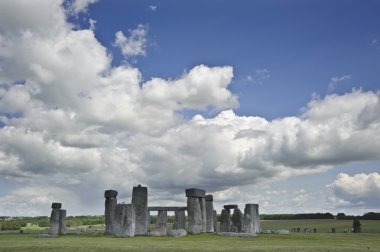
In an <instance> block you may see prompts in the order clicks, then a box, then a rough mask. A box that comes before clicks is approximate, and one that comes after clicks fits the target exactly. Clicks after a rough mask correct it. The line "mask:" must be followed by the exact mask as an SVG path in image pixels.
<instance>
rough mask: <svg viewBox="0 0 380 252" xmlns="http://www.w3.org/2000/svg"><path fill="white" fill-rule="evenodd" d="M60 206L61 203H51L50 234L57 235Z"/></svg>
mask: <svg viewBox="0 0 380 252" xmlns="http://www.w3.org/2000/svg"><path fill="white" fill-rule="evenodd" d="M61 207H62V203H56V202H54V203H52V204H51V208H52V210H51V215H50V230H49V234H50V235H58V234H59V216H60V211H59V210H60V209H61Z"/></svg>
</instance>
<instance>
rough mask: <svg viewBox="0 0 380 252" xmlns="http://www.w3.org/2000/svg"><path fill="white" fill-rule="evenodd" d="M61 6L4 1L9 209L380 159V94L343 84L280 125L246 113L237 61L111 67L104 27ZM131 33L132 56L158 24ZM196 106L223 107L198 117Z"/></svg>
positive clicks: (1, 37) (177, 194) (179, 197)
mask: <svg viewBox="0 0 380 252" xmlns="http://www.w3.org/2000/svg"><path fill="white" fill-rule="evenodd" d="M91 2H94V1H78V5H77V6H79V7H77V8H78V10H77V11H82V10H85V8H86V7H87V6H88V4H89V3H91ZM62 4H63V3H62V1H58V0H56V1H50V0H49V1H42V0H40V1H39V4H38V5H37V4H35V2H34V1H33V3H31V2H27V1H22V0H15V1H10V2H5V1H2V2H0V58H1V60H0V83H1V84H0V122H1V123H0V125H3V126H2V127H1V128H0V139H1V141H0V176H1V177H2V178H3V179H5V180H7V181H11V182H13V183H16V184H17V185H18V186H19V189H17V190H14V191H12V192H11V193H10V194H9V195H6V196H3V197H1V198H0V202H2V204H0V205H1V206H2V208H0V212H1V213H2V214H11V215H15V214H19V215H24V214H26V213H30V212H29V210H25V208H24V207H23V206H24V205H25V204H26V203H28V202H29V203H30V204H29V205H30V206H31V208H33V213H45V214H46V213H47V212H48V211H49V202H51V201H56V200H60V201H62V202H63V203H64V205H65V206H66V207H67V209H70V210H71V212H72V213H73V212H74V213H101V211H102V206H103V203H102V202H103V198H102V197H103V196H102V195H103V191H104V190H105V189H109V188H114V189H117V190H119V191H120V198H121V199H123V198H124V199H126V200H128V197H129V196H130V191H131V188H132V186H134V185H137V184H145V185H148V186H149V188H150V190H151V191H154V192H155V195H154V196H153V195H152V197H150V200H151V202H157V201H160V202H161V204H162V203H167V204H181V202H184V195H183V194H184V189H185V188H187V187H201V188H205V189H207V190H208V192H213V193H215V195H216V198H217V199H219V200H220V201H223V200H227V199H229V198H231V197H232V198H233V196H231V195H233V194H234V193H235V194H236V193H238V189H237V187H241V186H252V185H258V184H260V183H267V182H271V181H275V180H279V179H284V178H288V177H290V176H296V175H302V174H312V173H317V172H322V171H326V170H327V169H330V168H332V167H333V166H334V165H337V164H345V163H350V162H354V161H355V162H356V161H378V160H380V93H379V92H371V91H369V92H364V91H362V90H353V91H352V92H350V93H347V94H344V95H340V96H339V95H335V94H331V95H328V96H326V97H324V98H322V99H313V100H311V101H310V102H309V104H308V105H307V107H306V108H305V109H304V112H303V113H302V114H301V115H300V116H294V117H285V118H278V119H276V120H272V121H268V120H266V119H265V118H261V117H254V116H239V115H237V114H235V113H234V112H233V109H234V108H237V107H238V106H239V102H238V97H237V96H236V95H234V94H233V93H231V91H230V90H229V89H228V88H229V86H230V85H231V81H232V79H233V68H232V67H231V66H214V67H210V66H205V65H198V66H195V67H194V68H192V69H191V70H189V71H188V72H185V73H184V74H183V75H182V76H180V77H178V78H176V79H169V80H167V79H162V78H159V77H157V78H152V79H151V80H148V81H145V82H144V81H142V77H141V72H140V71H139V69H137V68H136V67H134V66H132V65H130V64H124V65H120V66H112V65H111V59H112V55H109V54H108V52H107V48H105V47H104V46H103V45H102V44H101V43H100V42H99V41H98V40H97V39H96V38H95V36H94V31H93V29H74V28H73V26H72V25H71V24H70V23H68V22H67V21H66V14H65V13H66V10H65V9H64V7H62ZM36 6H38V8H37V7H36ZM31 10H33V11H31ZM26 14H28V15H26ZM14 17H20V18H17V19H16V18H14ZM130 33H131V36H130V37H129V38H127V37H125V35H124V34H123V33H122V32H121V31H120V32H117V33H116V34H115V36H116V41H115V44H116V45H118V46H120V48H121V50H122V51H123V54H124V56H125V57H129V56H137V55H144V54H145V47H144V46H143V45H144V44H145V43H146V41H145V36H146V30H145V29H144V28H143V27H138V28H137V30H132V31H131V32H130ZM134 34H135V35H134ZM187 110H195V111H210V110H211V111H214V113H216V114H217V115H216V116H215V117H211V118H204V117H202V116H201V115H196V116H194V117H193V118H192V119H190V120H188V119H186V117H184V113H185V112H186V111H187ZM363 143H365V144H363ZM332 187H333V188H340V187H339V186H338V185H334V186H332ZM337 190H338V189H337ZM47 192H48V193H47ZM305 197H306V196H305ZM246 200H250V199H249V198H247V199H246ZM294 200H295V202H302V201H303V200H304V199H302V198H296V197H294ZM182 204H183V203H182ZM26 211H28V212H26Z"/></svg>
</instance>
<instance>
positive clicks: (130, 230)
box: [113, 204, 135, 237]
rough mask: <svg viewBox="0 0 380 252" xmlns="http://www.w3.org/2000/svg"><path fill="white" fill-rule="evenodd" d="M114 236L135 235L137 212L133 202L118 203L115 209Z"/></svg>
mask: <svg viewBox="0 0 380 252" xmlns="http://www.w3.org/2000/svg"><path fill="white" fill-rule="evenodd" d="M113 234H114V236H116V237H127V236H129V237H133V236H134V235H135V212H134V207H133V204H117V205H116V209H115V223H114V233H113Z"/></svg>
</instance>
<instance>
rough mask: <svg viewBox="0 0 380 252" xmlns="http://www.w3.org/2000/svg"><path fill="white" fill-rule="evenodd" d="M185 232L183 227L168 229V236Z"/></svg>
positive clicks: (178, 235)
mask: <svg viewBox="0 0 380 252" xmlns="http://www.w3.org/2000/svg"><path fill="white" fill-rule="evenodd" d="M186 235H187V232H186V230H185V229H173V230H169V231H168V236H173V237H181V236H186Z"/></svg>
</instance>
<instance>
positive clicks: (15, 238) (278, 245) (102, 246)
mask: <svg viewBox="0 0 380 252" xmlns="http://www.w3.org/2000/svg"><path fill="white" fill-rule="evenodd" d="M361 223H362V229H363V231H364V232H367V233H360V234H353V233H342V231H343V229H344V227H346V226H347V227H350V226H351V224H352V221H335V220H288V221H278V220H276V221H262V223H261V225H262V227H263V229H289V228H292V227H297V226H299V227H301V228H302V229H303V228H304V227H308V228H314V227H316V228H317V233H316V234H314V233H312V234H305V233H292V234H291V235H264V234H261V235H259V236H258V237H255V238H238V237H224V236H218V235H216V234H200V235H188V236H186V237H179V238H173V237H143V236H139V237H134V238H114V237H112V236H106V235H103V234H98V235H92V233H86V234H80V235H65V236H60V237H56V238H37V234H25V233H24V234H19V233H0V251H54V252H60V251H85V252H90V251H91V252H97V251H300V252H301V251H302V252H303V251H341V252H343V251H380V221H361ZM331 227H335V228H336V229H337V231H338V232H339V233H336V234H331V233H328V232H329V231H330V230H331ZM342 228H343V229H342Z"/></svg>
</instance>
